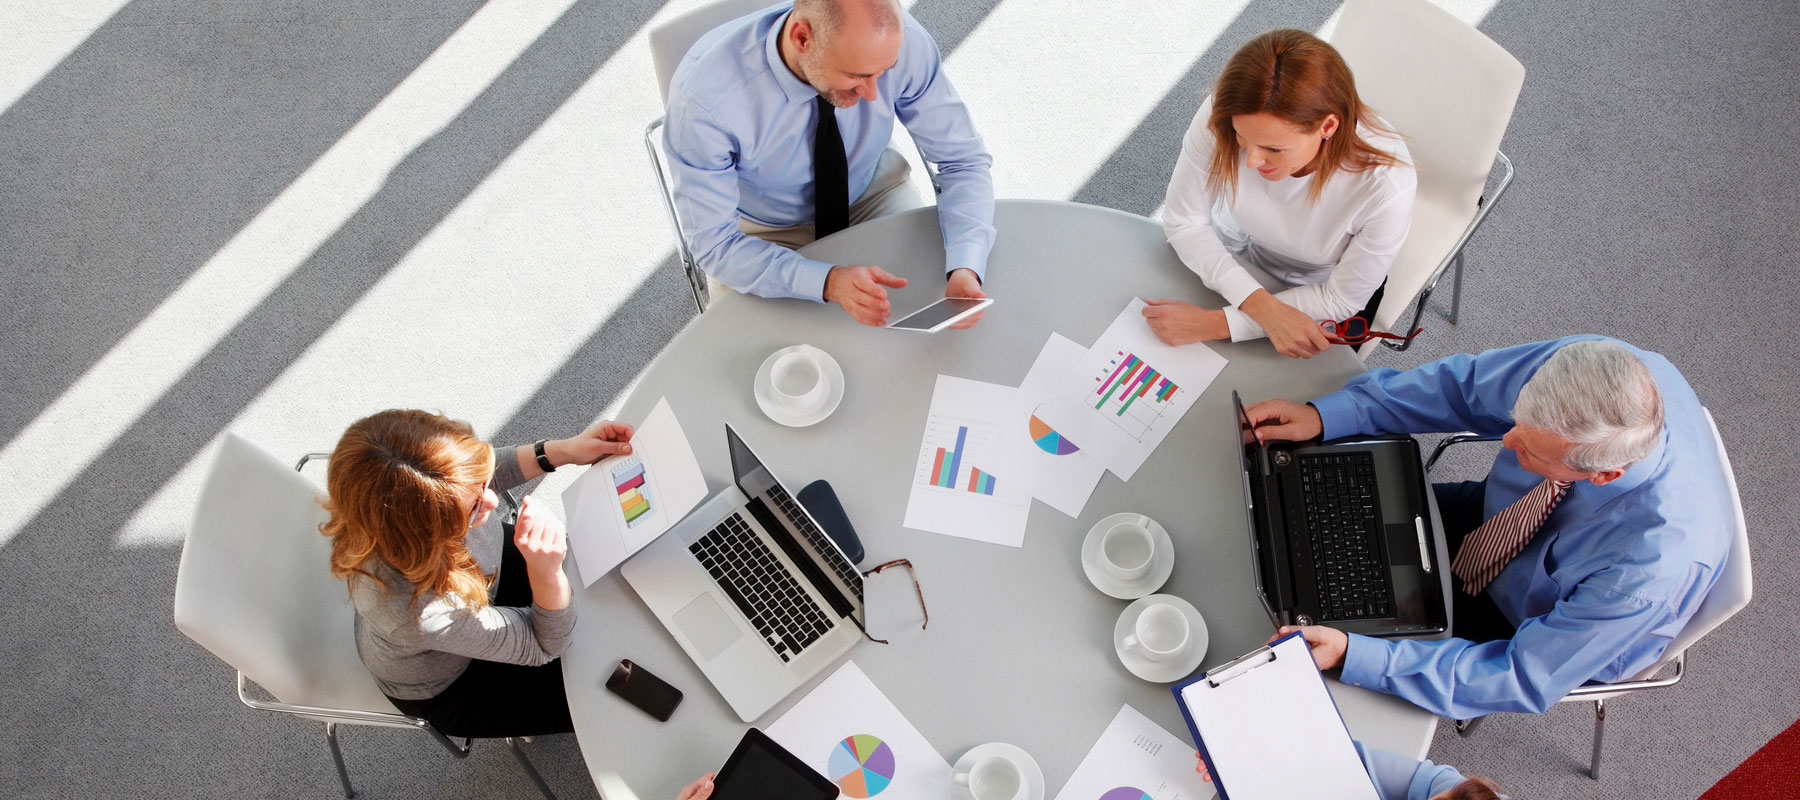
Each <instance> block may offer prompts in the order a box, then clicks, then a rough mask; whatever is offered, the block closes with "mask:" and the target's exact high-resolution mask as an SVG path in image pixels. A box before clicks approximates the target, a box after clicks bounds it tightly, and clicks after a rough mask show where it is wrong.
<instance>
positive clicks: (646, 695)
mask: <svg viewBox="0 0 1800 800" xmlns="http://www.w3.org/2000/svg"><path fill="white" fill-rule="evenodd" d="M606 688H607V689H609V690H611V691H612V693H613V694H616V695H618V696H620V697H623V698H625V702H627V703H630V704H632V705H634V706H637V707H638V708H641V709H643V710H644V713H646V714H649V715H650V716H652V717H655V718H657V719H659V720H662V721H663V722H668V721H669V717H670V716H671V715H673V714H674V713H675V707H676V706H678V705H681V690H680V689H677V688H675V687H673V686H670V685H669V682H668V681H665V680H663V679H662V678H658V677H656V676H655V675H652V674H650V670H647V669H644V668H643V667H640V666H638V665H637V664H635V663H632V661H631V659H629V658H627V659H624V660H622V661H620V662H619V666H617V667H614V668H613V673H612V677H610V678H607V679H606Z"/></svg>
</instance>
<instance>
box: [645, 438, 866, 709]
mask: <svg viewBox="0 0 1800 800" xmlns="http://www.w3.org/2000/svg"><path fill="white" fill-rule="evenodd" d="M725 437H726V439H727V441H728V443H729V445H730V450H731V472H732V483H733V485H732V486H730V487H727V488H726V489H725V490H724V491H721V492H719V493H718V494H715V495H713V496H712V497H710V498H708V499H707V501H706V502H704V503H702V504H700V507H699V508H696V509H694V512H693V513H691V514H689V515H688V516H687V517H686V518H684V519H683V520H682V521H681V522H679V523H676V525H675V527H673V528H671V529H669V532H668V533H665V534H663V535H662V536H659V537H657V539H656V541H654V542H651V543H650V544H649V545H647V546H646V547H645V548H644V549H643V550H641V551H639V552H638V554H637V555H636V556H635V557H633V558H632V559H631V560H630V561H627V562H625V564H624V565H623V566H621V567H620V568H619V572H620V574H622V575H624V576H625V580H626V582H627V583H630V584H631V588H632V589H634V590H636V591H637V593H638V596H639V597H642V598H644V603H645V604H647V605H649V606H650V610H651V611H653V612H655V613H656V618H657V619H659V620H661V621H662V624H663V625H664V626H665V627H667V628H668V629H669V632H670V633H672V634H674V635H675V641H677V642H679V643H680V644H681V649H683V650H686V651H687V654H688V657H690V658H692V659H694V663H695V664H698V665H699V666H700V671H701V672H704V673H706V677H707V679H708V680H711V681H712V683H713V686H716V687H718V689H719V693H720V694H722V695H724V696H725V702H727V703H730V704H731V710H733V711H735V712H737V715H738V716H739V717H740V718H742V719H743V720H744V721H745V722H750V721H752V720H754V719H756V718H757V717H759V716H762V714H763V712H765V711H768V710H769V709H770V708H771V707H772V706H774V705H775V704H776V703H778V702H780V701H781V699H782V698H784V697H786V696H787V695H788V693H789V692H792V691H793V690H795V689H797V688H799V687H800V686H801V685H802V684H804V683H805V682H806V680H807V679H808V678H811V677H812V676H813V675H816V674H818V673H819V672H820V671H821V670H823V669H825V668H826V667H829V666H831V665H832V664H833V663H834V662H836V660H837V658H838V656H840V655H843V654H844V653H845V652H846V651H848V650H849V649H850V648H851V646H853V645H855V644H856V643H857V641H858V640H860V639H862V638H863V633H862V631H863V626H864V624H865V622H866V619H865V617H864V616H863V581H862V574H861V573H859V572H857V570H856V566H855V565H854V564H852V563H850V559H848V558H846V557H845V556H844V552H843V551H842V550H840V549H838V546H837V543H835V542H833V541H832V540H831V538H830V537H828V536H826V535H825V533H824V531H823V530H822V529H821V528H820V527H819V525H818V523H817V521H815V520H814V519H813V518H812V516H811V515H810V514H808V513H806V509H804V508H802V507H801V506H800V504H799V503H798V502H796V501H795V500H794V498H793V495H792V494H790V493H789V492H788V491H787V489H786V488H785V487H783V486H782V485H781V481H779V480H777V479H776V478H775V474H774V473H773V472H770V471H769V469H768V468H767V467H765V466H764V465H763V463H762V460H761V459H758V458H757V457H756V454H755V453H753V452H751V451H750V447H749V445H746V444H744V440H743V439H741V438H739V437H738V435H737V431H735V430H732V429H731V426H730V425H727V426H725Z"/></svg>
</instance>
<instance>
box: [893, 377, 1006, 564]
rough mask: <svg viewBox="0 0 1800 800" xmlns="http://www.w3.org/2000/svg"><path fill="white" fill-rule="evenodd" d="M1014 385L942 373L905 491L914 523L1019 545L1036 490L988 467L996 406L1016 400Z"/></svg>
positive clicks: (926, 528) (910, 524)
mask: <svg viewBox="0 0 1800 800" xmlns="http://www.w3.org/2000/svg"><path fill="white" fill-rule="evenodd" d="M1017 394H1018V390H1017V389H1014V388H1013V387H1011V386H998V385H995V384H992V383H981V382H979V381H971V380H965V379H963V378H953V377H951V376H949V375H939V376H937V386H936V388H935V389H934V390H933V391H932V393H931V411H930V413H929V414H928V415H927V416H926V418H925V436H924V439H923V441H921V442H920V443H919V460H918V462H917V463H916V464H915V466H914V468H913V476H912V491H911V493H910V494H909V495H908V496H907V499H906V519H905V522H904V524H905V525H906V527H908V528H913V529H915V530H921V531H931V532H932V533H946V534H949V535H951V536H961V537H963V538H966V539H975V540H977V541H983V542H992V543H994V544H1004V545H1010V546H1012V547H1018V546H1019V545H1020V544H1022V543H1024V541H1025V521H1026V518H1027V517H1028V516H1029V515H1030V513H1031V495H1029V494H1027V493H1026V492H1025V490H1024V489H1023V488H1022V487H1020V486H1018V485H1017V483H1016V482H1014V481H1013V480H1011V479H1010V478H1008V477H1007V476H1005V475H1002V474H999V473H991V472H989V471H988V470H989V468H990V467H991V464H992V455H993V445H994V439H995V435H994V425H993V422H992V420H993V416H994V409H997V408H1004V407H1006V406H1008V405H1010V404H1011V403H1012V402H1013V398H1014V397H1015V396H1017Z"/></svg>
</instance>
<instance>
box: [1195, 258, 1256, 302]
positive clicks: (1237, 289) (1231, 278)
mask: <svg viewBox="0 0 1800 800" xmlns="http://www.w3.org/2000/svg"><path fill="white" fill-rule="evenodd" d="M1208 288H1210V289H1212V290H1213V291H1215V292H1218V293H1219V296H1220V297H1223V298H1225V302H1227V303H1230V304H1231V307H1232V308H1237V307H1238V306H1241V305H1243V304H1244V301H1245V300H1248V299H1250V295H1253V294H1256V290H1258V289H1261V288H1263V285H1262V284H1261V283H1259V282H1257V280H1256V279H1255V278H1253V277H1250V273H1248V272H1245V271H1244V268H1243V267H1239V266H1236V265H1233V266H1232V267H1231V268H1229V269H1227V270H1226V271H1225V274H1224V275H1220V276H1219V285H1217V286H1212V287H1208Z"/></svg>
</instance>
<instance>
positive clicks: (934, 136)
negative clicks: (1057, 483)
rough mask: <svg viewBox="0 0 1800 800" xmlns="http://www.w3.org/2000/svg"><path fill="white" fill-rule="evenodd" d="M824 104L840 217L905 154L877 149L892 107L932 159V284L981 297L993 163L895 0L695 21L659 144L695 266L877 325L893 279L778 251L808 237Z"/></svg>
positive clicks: (744, 286)
mask: <svg viewBox="0 0 1800 800" xmlns="http://www.w3.org/2000/svg"><path fill="white" fill-rule="evenodd" d="M820 98H823V99H824V101H825V102H820ZM826 113H831V114H832V116H833V118H834V119H835V123H836V125H835V128H836V131H837V133H838V135H839V136H841V138H842V143H843V146H844V150H845V161H844V163H843V166H842V167H841V168H840V169H842V170H843V171H844V172H846V173H847V176H845V178H841V179H840V180H846V179H847V184H848V186H847V190H848V195H847V199H848V200H849V201H850V210H849V221H850V222H851V223H854V222H857V221H861V219H863V218H866V217H868V216H871V215H872V214H873V213H879V210H872V208H871V207H872V206H875V205H878V202H877V201H879V200H880V199H881V197H880V196H882V195H885V194H886V192H887V190H888V189H890V188H892V184H893V183H894V180H893V178H892V176H893V175H894V174H895V173H896V171H897V170H898V174H899V176H900V181H901V182H904V164H905V162H904V161H903V160H901V159H900V158H899V157H898V154H895V153H893V152H892V151H891V150H889V149H888V147H887V145H888V141H889V139H890V137H891V136H892V134H893V129H894V121H895V120H896V119H898V120H899V121H900V122H901V123H902V124H904V125H906V128H907V131H908V133H910V134H911V136H912V138H913V141H915V142H916V143H917V144H918V146H919V149H920V150H921V151H922V152H923V153H924V156H925V158H926V160H928V161H930V162H932V163H935V164H936V165H937V168H938V182H939V184H940V192H939V196H938V220H939V226H940V228H941V229H942V232H943V238H944V262H945V269H944V271H945V274H946V278H945V283H946V286H945V292H944V294H945V295H946V296H952V297H985V296H986V295H984V294H983V293H982V290H981V284H982V281H983V278H984V277H985V272H986V270H987V257H988V253H989V251H990V250H992V249H993V246H994V226H993V217H994V191H993V182H992V179H991V178H990V176H989V165H990V163H991V162H992V159H991V158H990V157H989V155H988V153H987V150H986V149H985V147H984V146H983V145H982V142H981V137H980V136H979V135H978V134H977V133H976V132H975V127H974V124H973V122H971V120H970V118H969V113H968V109H967V108H966V107H964V105H963V102H962V99H961V98H960V97H958V96H957V93H956V90H955V88H954V87H952V86H951V84H950V80H949V78H948V77H947V76H945V75H944V73H943V70H942V64H941V58H940V55H939V53H938V49H937V44H936V43H935V42H933V41H932V39H931V36H930V34H928V33H926V32H925V29H924V27H922V26H921V25H920V24H919V23H918V21H917V20H915V19H913V18H912V16H911V15H908V14H907V13H906V12H905V11H904V10H902V9H901V8H900V7H899V5H898V4H897V3H894V2H893V0H798V2H796V3H795V4H793V5H792V6H789V5H781V6H776V7H772V8H769V9H766V10H763V11H760V12H757V13H756V14H753V15H750V16H748V17H745V18H742V19H739V20H736V21H734V22H731V23H727V24H726V25H724V26H722V27H720V28H719V29H717V30H714V31H712V32H711V33H708V34H707V35H706V36H704V37H702V38H701V39H700V40H699V42H697V43H696V44H695V45H694V47H693V49H692V50H691V51H689V53H688V55H687V57H686V58H685V59H683V61H682V63H681V65H680V66H679V67H678V68H677V69H676V71H675V75H674V77H673V79H672V80H671V82H670V84H669V101H668V116H667V125H666V126H665V128H664V139H663V144H664V148H665V149H666V150H667V151H668V153H669V155H670V166H671V171H672V172H673V174H674V179H675V186H674V196H675V208H676V213H677V214H678V215H680V217H681V221H682V224H683V226H684V227H686V228H687V230H688V236H689V241H688V247H689V249H690V250H691V251H692V252H693V253H694V257H695V260H696V261H697V262H698V263H699V266H700V268H701V269H702V270H704V271H705V272H706V273H707V274H708V275H711V276H712V277H713V278H714V279H715V280H717V281H719V282H721V283H723V284H725V285H726V286H728V287H730V288H731V289H734V290H736V291H740V292H745V293H748V294H755V295H761V296H764V297H798V298H805V299H808V300H814V301H822V302H833V303H837V304H839V305H841V306H843V308H844V310H845V311H846V312H848V313H849V314H850V315H851V316H852V317H853V318H855V319H856V321H858V322H861V323H863V324H865V325H882V324H886V321H887V317H888V314H889V312H890V311H891V308H890V307H889V305H888V302H887V289H888V288H893V287H898V286H903V285H905V281H904V280H902V279H900V278H897V277H895V276H893V275H891V274H889V273H888V272H887V271H885V270H883V269H881V268H880V267H879V266H874V265H857V266H837V265H833V264H827V263H825V262H822V261H815V260H813V259H809V258H806V257H803V256H801V255H799V254H798V253H795V252H793V251H792V250H790V249H787V248H789V247H798V246H799V245H801V244H805V243H806V242H808V241H811V239H812V236H813V227H812V224H813V222H814V220H815V213H816V209H815V199H816V197H815V190H814V189H815V180H814V178H815V164H814V161H815V159H814V152H815V151H814V146H815V141H814V137H815V134H816V133H823V132H824V131H822V130H820V122H821V119H822V115H824V114H826ZM827 122H828V123H829V120H827ZM884 155H885V156H886V157H885V158H884ZM820 161H821V163H820V164H819V166H820V167H821V168H823V169H829V167H827V165H826V164H825V163H824V159H821V160H820ZM896 168H897V170H896ZM823 175H824V173H823V172H821V176H823ZM821 180H824V179H823V177H821ZM840 191H842V190H841V189H840ZM819 219H820V220H824V219H825V215H824V214H820V216H819ZM751 234H755V236H752V235H751ZM784 245H785V246H784ZM977 318H978V317H977ZM973 323H974V320H970V321H968V324H973ZM959 327H960V326H959Z"/></svg>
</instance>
